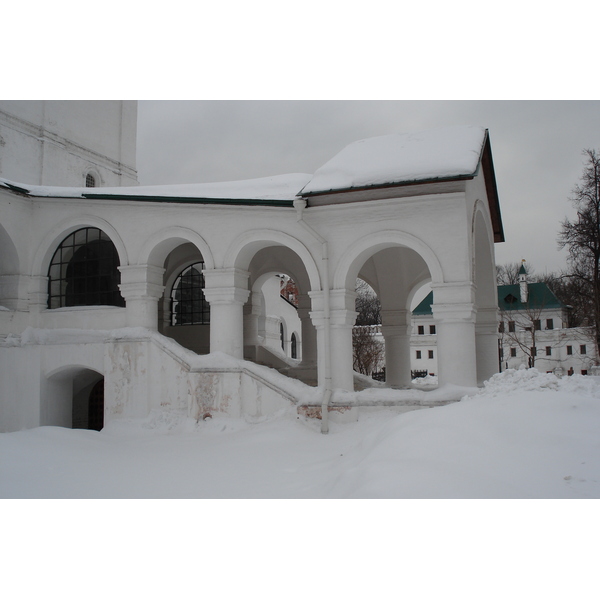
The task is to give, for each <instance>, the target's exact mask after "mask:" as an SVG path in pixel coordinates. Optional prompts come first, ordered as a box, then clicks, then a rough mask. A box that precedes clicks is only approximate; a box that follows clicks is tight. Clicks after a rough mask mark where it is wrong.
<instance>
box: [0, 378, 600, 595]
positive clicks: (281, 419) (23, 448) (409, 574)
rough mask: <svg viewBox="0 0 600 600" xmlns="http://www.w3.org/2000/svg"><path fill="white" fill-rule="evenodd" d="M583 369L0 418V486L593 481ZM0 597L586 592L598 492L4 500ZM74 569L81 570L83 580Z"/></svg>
mask: <svg viewBox="0 0 600 600" xmlns="http://www.w3.org/2000/svg"><path fill="white" fill-rule="evenodd" d="M599 425H600V385H599V383H598V380H596V379H595V378H592V377H582V376H577V375H575V376H573V377H570V378H564V379H562V380H558V379H556V377H554V376H553V375H546V374H540V373H538V372H537V371H535V370H527V371H525V370H523V371H512V372H506V373H504V374H502V375H498V376H495V377H493V378H492V379H491V380H490V381H489V382H488V384H487V385H486V387H485V389H484V390H482V391H481V392H480V393H479V394H476V395H474V396H470V397H466V398H464V399H463V400H462V401H461V402H458V403H455V404H451V405H447V406H443V407H438V408H430V409H423V410H418V411H414V412H409V413H405V414H397V413H396V412H395V410H394V409H391V408H385V409H376V408H369V409H364V408H363V409H361V413H360V418H359V421H358V422H356V423H351V424H345V425H344V424H340V423H335V422H333V423H331V431H330V433H329V434H328V435H322V434H320V433H319V426H318V423H315V422H310V421H305V420H302V419H298V418H296V417H295V415H294V414H293V412H291V411H290V412H287V413H286V414H281V415H278V416H276V417H274V418H271V419H269V420H265V421H264V422H262V423H258V424H249V423H245V422H243V421H241V420H235V419H224V418H223V419H219V418H214V419H212V420H207V421H202V422H200V423H195V422H190V421H186V420H181V419H180V418H177V417H175V416H174V415H169V414H165V413H155V414H153V415H151V416H150V417H149V418H148V419H146V420H145V421H143V422H142V421H140V422H129V423H126V422H122V423H119V424H113V425H112V426H110V427H107V428H106V429H105V430H104V431H102V432H100V433H97V432H91V431H81V430H80V431H77V430H67V429H60V428H57V427H42V428H39V429H33V430H29V431H21V432H16V433H4V434H0V497H3V498H110V497H115V498H127V497H133V498H144V497H147V498H159V497H165V498H169V497H177V498H179V497H191V498H269V497H271V498H279V497H281V498H598V497H599V495H600V485H599V479H600V469H599V467H600V442H599V435H598V431H599V427H598V426H599ZM1 507H2V509H3V512H2V514H3V520H2V523H3V526H2V540H3V543H2V545H0V548H1V549H2V550H1V552H0V554H1V555H2V559H3V562H2V564H3V567H4V569H3V586H2V589H3V591H5V592H6V593H7V596H6V597H9V598H32V597H36V596H38V595H42V594H43V595H46V594H47V593H48V592H49V591H51V592H52V593H53V594H56V593H57V591H58V590H60V597H61V598H63V599H70V598H73V599H74V598H80V597H81V592H82V589H85V590H86V591H85V597H86V598H91V599H92V600H95V599H96V598H98V599H102V600H103V599H104V598H107V597H111V598H112V597H117V598H125V597H127V598H129V597H134V598H138V597H144V598H164V597H175V598H187V597H197V596H199V595H202V596H205V597H208V598H217V599H221V598H223V599H229V598H234V597H246V596H249V597H254V596H258V597H261V598H268V599H271V598H273V599H277V600H280V599H281V598H286V599H288V598H290V599H292V600H295V599H298V600H300V599H302V600H305V599H306V598H309V597H310V598H349V599H354V598H357V599H358V598H360V599H361V600H362V599H363V598H377V599H388V598H390V599H392V598H393V599H395V598H398V597H407V598H410V599H411V600H414V599H416V600H421V599H423V600H425V599H427V600H429V599H431V598H436V599H437V598H447V597H450V598H454V597H460V598H464V599H473V600H475V599H476V600H481V598H485V599H486V600H489V599H491V600H505V599H506V598H511V600H515V599H517V600H521V599H523V600H531V598H549V599H554V598H556V599H561V600H562V599H563V598H571V597H572V598H578V599H588V598H590V599H591V598H597V594H598V589H597V587H598V586H597V575H596V569H597V549H596V546H597V539H598V534H599V533H600V531H599V529H600V528H599V527H598V519H597V512H598V504H597V502H592V503H590V502H582V501H577V502H574V501H571V502H568V503H565V502H564V501H556V500H551V501H549V500H546V501H543V502H542V501H538V502H533V503H531V502H529V501H524V500H521V501H516V502H515V501H503V502H499V501H486V502H474V501H471V500H463V501H461V502H457V501H455V500H447V501H445V502H439V501H432V500H403V501H392V502H390V501H387V502H385V501H381V500H379V501H374V500H371V501H363V500H358V501H352V502H351V501H345V502H334V503H332V502H326V501H323V500H321V501H317V502H315V501H306V500H304V501H286V502H270V501H263V502H260V503H257V502H254V501H246V502H244V503H239V502H232V501H227V500H202V501H200V502H198V501H196V502H172V501H171V502H164V501H161V502H144V503H141V502H134V503H130V502H123V501H121V502H116V503H115V502H94V501H92V502H89V501H88V502H73V501H63V502H61V503H56V502H43V503H39V502H35V503H34V502H31V501H23V500H20V501H10V500H4V501H3V502H2V504H1ZM92 582H93V583H92Z"/></svg>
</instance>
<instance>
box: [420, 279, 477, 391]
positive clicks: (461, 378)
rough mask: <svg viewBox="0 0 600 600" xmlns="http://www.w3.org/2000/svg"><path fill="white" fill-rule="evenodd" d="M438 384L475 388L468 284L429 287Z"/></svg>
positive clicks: (472, 317)
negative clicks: (433, 321)
mask: <svg viewBox="0 0 600 600" xmlns="http://www.w3.org/2000/svg"><path fill="white" fill-rule="evenodd" d="M432 289H433V302H434V303H433V305H432V307H431V308H432V311H433V318H434V320H435V323H436V332H437V353H438V381H439V385H440V386H443V385H448V384H451V385H457V386H465V387H476V386H477V358H476V345H475V315H476V309H475V304H474V303H473V301H472V298H473V292H474V289H473V286H472V284H470V283H463V284H441V285H439V284H438V285H432Z"/></svg>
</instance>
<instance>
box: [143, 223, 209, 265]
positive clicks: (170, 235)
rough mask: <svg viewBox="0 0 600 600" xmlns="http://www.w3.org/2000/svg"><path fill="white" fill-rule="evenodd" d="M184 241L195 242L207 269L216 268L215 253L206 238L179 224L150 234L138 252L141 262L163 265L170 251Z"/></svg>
mask: <svg viewBox="0 0 600 600" xmlns="http://www.w3.org/2000/svg"><path fill="white" fill-rule="evenodd" d="M182 243H190V244H193V245H194V246H195V247H196V248H197V249H198V251H199V252H200V254H202V259H203V261H204V267H205V268H206V269H214V268H215V260H214V257H213V253H212V251H211V249H210V246H209V245H208V243H207V242H206V240H205V239H204V238H203V237H202V236H201V235H200V234H199V233H196V232H195V231H194V230H192V229H188V228H187V227H181V226H178V225H176V226H172V227H167V228H165V229H161V230H159V231H157V232H155V233H153V234H151V235H148V238H147V240H146V241H145V242H144V244H143V245H142V248H141V250H140V252H139V254H138V261H139V264H142V265H144V264H159V263H160V266H162V264H163V263H164V261H165V259H166V258H167V256H168V255H169V253H170V252H172V251H173V250H174V249H175V248H177V246H179V245H180V244H182Z"/></svg>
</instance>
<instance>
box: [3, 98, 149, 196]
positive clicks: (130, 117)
mask: <svg viewBox="0 0 600 600" xmlns="http://www.w3.org/2000/svg"><path fill="white" fill-rule="evenodd" d="M136 137H137V102H135V101H91V100H86V101H78V100H72V101H68V102H65V101H51V100H30V101H10V100H3V101H0V175H2V176H4V177H6V178H7V179H11V180H13V181H18V182H21V183H28V184H32V185H56V186H74V187H78V186H85V176H86V174H87V173H88V172H91V173H92V174H94V175H95V178H96V180H97V185H98V186H101V187H107V186H123V185H136V184H137V172H136Z"/></svg>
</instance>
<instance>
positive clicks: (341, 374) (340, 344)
mask: <svg viewBox="0 0 600 600" xmlns="http://www.w3.org/2000/svg"><path fill="white" fill-rule="evenodd" d="M355 302H356V292H355V291H354V290H346V289H338V290H331V292H330V294H329V326H330V336H331V337H330V348H329V352H330V355H329V356H330V366H331V385H332V388H333V389H334V390H336V389H341V390H347V391H350V392H352V391H354V369H353V357H352V327H353V326H354V323H355V322H356V316H357V314H358V313H357V312H356V310H355Z"/></svg>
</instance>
